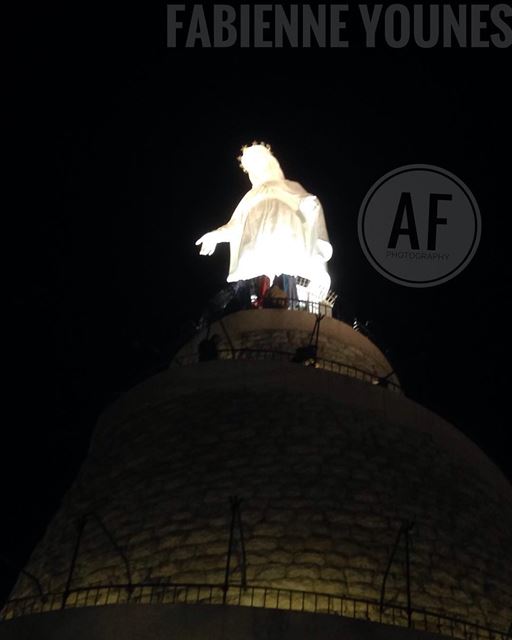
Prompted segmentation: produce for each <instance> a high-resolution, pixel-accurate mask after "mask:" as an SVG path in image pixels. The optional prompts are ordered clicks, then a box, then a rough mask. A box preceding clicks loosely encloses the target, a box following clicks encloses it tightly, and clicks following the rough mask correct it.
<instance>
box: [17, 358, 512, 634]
mask: <svg viewBox="0 0 512 640" xmlns="http://www.w3.org/2000/svg"><path fill="white" fill-rule="evenodd" d="M232 495H237V496H240V497H241V498H242V499H243V503H242V506H241V512H242V519H243V525H244V529H245V542H246V551H247V579H248V582H249V584H253V585H260V586H272V587H282V588H292V589H299V590H304V591H316V592H322V593H331V594H334V595H343V594H344V595H348V596H354V597H362V598H374V599H378V597H379V595H380V588H381V584H382V578H383V574H384V571H385V568H386V565H387V562H388V558H389V555H390V553H391V550H392V548H393V544H394V542H395V539H396V535H397V531H398V528H399V527H400V524H401V522H402V520H403V519H409V520H413V521H414V522H415V527H414V529H413V531H412V533H411V590H412V593H411V595H412V604H413V606H415V607H425V608H427V609H430V610H433V611H438V612H444V613H447V614H450V615H455V616H461V617H463V618H465V619H467V620H469V621H472V622H480V623H482V624H487V625H489V626H492V627H496V628H498V629H500V628H501V629H506V628H507V627H508V625H509V624H510V611H512V489H511V487H510V485H509V484H508V483H507V481H506V480H505V478H504V477H503V476H502V474H500V472H499V471H498V469H496V467H495V466H494V465H493V464H492V463H491V462H490V461H489V460H488V459H487V458H486V457H485V456H484V455H483V454H482V453H481V452H480V451H479V450H478V449H477V448H476V447H475V446H474V445H473V444H472V443H471V442H470V441H468V440H467V439H466V438H465V437H464V436H462V435H461V434H460V433H458V432H457V431H456V430H455V429H454V428H453V427H451V426H450V425H448V424H447V423H446V422H445V421H443V420H441V419H440V418H438V417H437V416H435V415H434V414H432V413H430V412H428V411H426V410H424V409H422V408H421V407H418V406H417V405H415V404H414V403H412V402H410V401H409V400H407V399H406V398H404V397H403V396H400V395H398V394H392V393H389V392H388V391H386V390H383V389H380V388H375V387H372V386H370V385H366V384H364V383H361V382H358V381H356V380H353V379H349V378H345V377H343V376H337V375H334V374H330V373H327V372H325V371H320V370H315V369H311V368H307V367H302V366H300V365H294V364H282V363H273V362H238V361H237V362H210V363H202V364H199V365H195V366H189V367H183V368H181V369H180V368H175V369H172V370H170V371H168V372H166V373H164V374H161V375H160V376H157V377H156V378H154V379H152V380H150V381H148V382H146V383H144V384H143V385H141V386H140V387H138V388H136V389H135V390H133V391H132V392H130V393H129V394H127V396H125V397H124V398H122V399H121V400H120V401H119V402H117V403H116V404H115V405H114V406H112V407H111V408H110V409H109V410H108V411H107V412H106V413H105V414H104V416H103V417H102V419H101V420H100V423H99V425H98V427H97V430H96V433H95V437H94V439H93V443H92V446H91V451H90V455H89V457H88V459H87V461H86V463H85V464H84V467H83V469H82V471H81V472H80V475H79V477H78V479H77V481H76V483H75V485H74V486H73V488H72V489H71V490H70V491H69V492H68V494H67V495H66V497H65V500H64V503H63V505H62V508H61V510H60V511H59V512H58V514H57V515H56V517H55V518H54V520H53V522H52V523H51V525H50V527H49V529H48V531H47V533H46V535H45V537H44V539H43V540H42V541H41V542H40V544H39V545H38V547H37V548H36V550H35V551H34V553H33V556H32V558H31V560H30V562H29V565H28V567H27V569H28V570H29V571H30V572H32V573H33V574H35V575H36V576H38V577H39V579H40V580H41V582H42V584H43V587H44V589H45V590H49V591H57V592H58V591H62V590H63V588H64V585H65V583H66V579H67V575H68V569H69V564H70V560H71V556H72V553H73V546H74V543H75V540H76V527H75V523H76V521H77V519H78V518H79V517H80V516H81V515H83V514H84V513H88V512H91V511H94V512H95V513H97V514H98V515H99V516H100V517H101V519H102V520H103V522H104V523H105V525H106V526H107V527H108V529H109V531H110V532H111V533H112V534H113V535H114V537H115V539H116V541H117V543H118V544H119V545H121V546H122V548H123V549H124V550H125V552H126V555H127V557H128V559H129V562H130V566H131V571H132V579H133V581H134V582H142V581H166V580H170V581H174V582H187V583H212V582H215V583H222V581H223V579H224V569H225V564H226V553H227V546H228V537H229V524H230V507H229V496H232ZM233 579H234V580H236V579H237V578H236V576H234V578H233ZM110 582H112V583H124V582H126V569H125V566H124V565H123V563H122V561H121V560H120V558H119V556H118V555H117V554H116V553H115V551H114V550H113V549H112V548H111V545H110V544H109V542H108V540H107V539H106V538H105V535H104V534H103V533H102V531H101V530H100V529H99V527H97V526H94V524H93V523H91V524H89V525H88V526H87V527H86V529H85V531H84V536H83V540H82V544H81V548H80V554H79V557H78V561H77V565H76V570H75V573H74V578H73V584H72V587H73V586H93V585H100V584H108V583H110ZM33 592H34V591H33V585H32V584H31V583H30V581H28V580H27V579H26V578H23V577H22V578H20V580H19V582H18V584H17V586H16V588H15V591H14V593H13V596H17V597H19V596H23V595H27V594H30V593H33ZM386 601H388V602H390V603H405V574H404V545H403V544H401V545H400V547H399V548H398V550H397V556H396V561H395V562H394V563H393V565H392V568H391V571H390V575H389V579H388V583H387V589H386Z"/></svg>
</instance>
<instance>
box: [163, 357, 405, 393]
mask: <svg viewBox="0 0 512 640" xmlns="http://www.w3.org/2000/svg"><path fill="white" fill-rule="evenodd" d="M295 357H296V353H295V352H291V351H280V350H278V349H245V348H244V349H235V348H233V349H219V350H218V351H217V359H218V360H273V361H278V362H294V358H295ZM308 360H309V362H308V361H307V360H306V361H305V362H302V363H300V364H303V365H306V366H313V367H315V368H316V369H324V370H326V371H331V372H333V373H337V374H340V375H344V376H348V377H349V378H356V379H357V380H361V381H363V382H368V383H369V384H372V385H376V386H384V387H386V388H387V389H389V390H391V391H394V392H397V393H402V390H401V388H400V386H399V385H397V384H396V383H395V382H392V381H391V380H389V379H387V378H385V377H380V376H378V375H377V374H375V373H371V372H369V371H364V370H363V369H359V368H358V367H354V366H352V365H350V364H346V363H344V362H339V361H337V360H329V359H327V358H322V357H319V356H314V357H311V358H309V359H308ZM199 361H200V358H199V355H198V354H192V353H191V354H186V355H181V356H178V357H176V358H175V359H174V362H175V364H176V365H179V366H186V365H190V364H197V363H198V362H199Z"/></svg>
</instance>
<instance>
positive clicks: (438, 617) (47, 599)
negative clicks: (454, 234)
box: [0, 581, 511, 640]
mask: <svg viewBox="0 0 512 640" xmlns="http://www.w3.org/2000/svg"><path fill="white" fill-rule="evenodd" d="M147 589H150V590H151V593H150V596H149V597H150V601H151V599H152V598H153V597H154V596H161V593H159V592H161V590H162V589H164V590H165V589H170V590H173V594H174V603H175V602H176V597H177V595H178V593H179V595H182V592H184V591H185V592H186V595H185V600H184V602H185V603H186V604H212V605H213V604H215V605H221V604H222V603H223V602H224V603H226V597H225V592H226V585H225V584H223V583H215V584H214V583H177V582H169V581H165V582H143V583H131V584H130V583H128V584H124V583H122V584H107V585H94V586H83V587H74V588H73V589H71V590H69V593H68V604H67V605H66V608H75V607H80V606H94V604H97V602H98V598H99V595H100V592H105V591H106V592H107V593H108V594H110V592H111V591H113V590H114V591H115V590H117V591H118V602H116V603H115V604H118V603H119V599H120V594H121V593H123V592H124V593H128V596H127V602H130V600H131V601H134V600H136V593H137V591H138V590H141V591H142V590H147ZM201 590H207V591H209V594H210V595H209V602H205V600H204V597H203V598H201V596H200V594H201ZM228 590H229V592H230V593H235V594H236V593H237V592H238V603H237V604H238V605H239V606H249V607H256V608H261V607H260V606H259V605H255V604H253V602H254V594H255V592H261V593H262V595H263V596H264V602H265V604H264V605H263V608H278V609H286V607H282V606H276V607H271V606H270V607H266V602H267V600H268V597H269V596H270V595H272V594H273V595H274V596H275V597H276V598H277V600H276V601H277V604H279V599H280V596H281V601H282V600H283V598H284V596H285V595H288V596H289V603H290V606H289V608H288V609H287V610H289V611H295V610H298V609H294V608H293V607H292V606H291V596H292V595H296V596H299V597H300V598H301V599H302V603H303V609H302V610H306V611H307V610H308V609H307V608H306V609H305V608H304V602H305V598H314V600H315V607H314V611H316V610H318V600H320V599H323V600H325V599H327V603H328V613H330V614H337V615H341V616H344V617H352V618H354V619H357V618H358V617H359V616H358V615H357V614H356V605H362V606H363V608H365V609H366V614H367V615H366V619H368V620H372V618H370V617H369V611H370V607H374V608H375V611H376V612H379V610H380V609H381V607H380V601H379V600H378V599H373V598H358V597H354V596H349V595H337V594H331V593H323V592H310V591H301V590H299V589H287V588H281V587H264V586H259V585H248V586H246V587H243V586H242V585H238V584H230V585H229V587H228ZM194 591H195V592H196V600H195V602H193V601H191V600H190V599H189V598H188V597H187V595H188V593H189V592H194ZM214 592H216V593H217V595H218V597H219V601H218V602H215V603H214V602H212V597H213V594H214ZM82 593H87V597H88V596H89V594H90V593H93V594H95V595H96V597H95V603H94V604H93V605H88V604H87V598H86V602H85V604H83V603H80V604H76V602H77V601H78V598H76V600H75V604H74V605H73V604H72V603H70V596H71V595H72V594H76V595H77V596H78V594H82ZM243 594H251V595H252V604H246V603H243V602H242V600H241V599H242V595H243ZM62 595H63V594H62V592H49V593H46V594H43V595H30V596H23V597H21V598H12V599H11V600H8V601H7V602H6V603H5V605H4V607H3V609H2V611H1V612H0V620H7V619H11V618H17V617H22V616H24V615H31V614H32V613H41V612H44V611H53V610H55V609H59V608H60V602H61V600H62ZM141 595H147V594H144V593H142V594H141ZM38 601H39V602H40V603H41V607H40V608H39V610H38V611H34V605H35V604H36V603H37V602H38ZM30 602H32V607H31V610H30V612H28V613H26V610H27V606H22V605H23V604H28V603H30ZM332 602H337V603H339V604H340V605H343V603H350V604H353V605H354V606H353V615H347V614H346V613H341V611H342V607H340V612H338V611H336V610H335V609H334V608H333V609H332V610H331V606H330V605H331V603H332ZM52 603H56V605H57V606H55V607H52ZM169 604H172V603H169ZM227 604H228V605H229V604H230V603H229V602H228V603H227ZM18 606H22V610H21V613H17V612H16V609H17V608H18ZM385 609H386V610H392V611H393V616H392V622H391V624H394V625H395V626H404V625H401V624H399V623H397V621H396V616H395V615H394V612H400V613H403V614H405V618H404V621H406V619H407V614H408V611H409V610H408V607H407V606H406V605H402V604H397V603H385ZM410 611H411V612H412V614H413V616H416V617H415V622H418V615H419V616H420V618H421V619H422V620H423V622H424V623H425V625H426V626H425V629H423V630H426V631H429V630H435V631H437V632H438V633H440V634H441V635H444V634H443V632H442V631H441V624H442V623H449V624H450V625H451V629H452V633H451V634H450V635H451V637H458V638H467V639H468V640H470V638H475V634H476V638H483V635H482V633H484V634H485V637H486V638H487V640H492V639H493V638H498V639H500V640H505V639H506V638H510V637H511V635H510V631H501V630H499V629H494V628H492V627H488V626H485V625H482V624H480V623H477V622H469V621H467V620H464V619H463V618H458V617H455V616H450V615H448V614H445V613H441V612H435V611H430V610H428V609H425V608H422V607H413V608H412V609H411V610H410ZM322 612H323V611H322ZM375 618H376V619H374V620H373V621H374V622H382V610H380V614H379V613H376V616H375ZM428 618H431V619H432V620H433V625H432V626H431V627H428V623H427V619H428ZM385 623H386V624H389V621H386V622H385ZM453 625H459V626H461V627H462V628H463V630H464V635H454V632H453ZM434 627H435V629H434ZM415 628H417V629H419V628H420V627H415ZM481 632H482V633H481Z"/></svg>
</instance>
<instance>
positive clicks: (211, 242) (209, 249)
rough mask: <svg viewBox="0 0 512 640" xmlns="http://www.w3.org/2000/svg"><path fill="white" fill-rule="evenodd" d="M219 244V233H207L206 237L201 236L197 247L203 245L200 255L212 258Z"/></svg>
mask: <svg viewBox="0 0 512 640" xmlns="http://www.w3.org/2000/svg"><path fill="white" fill-rule="evenodd" d="M217 242H218V233H217V231H209V232H208V233H205V234H204V236H201V237H200V238H199V240H197V241H196V245H199V244H200V245H201V249H200V251H199V254H200V255H202V256H211V255H212V253H213V252H214V251H215V248H216V246H217Z"/></svg>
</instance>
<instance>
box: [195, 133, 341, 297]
mask: <svg viewBox="0 0 512 640" xmlns="http://www.w3.org/2000/svg"><path fill="white" fill-rule="evenodd" d="M239 160H240V164H241V167H242V169H243V170H244V171H245V172H246V173H248V175H249V179H250V181H251V183H252V189H251V190H250V191H248V192H247V193H246V194H245V196H244V197H243V198H242V200H241V201H240V203H239V204H238V206H237V207H236V209H235V211H234V213H233V215H232V216H231V219H230V220H229V222H228V223H227V224H225V225H224V226H222V227H219V228H218V229H216V230H215V231H210V232H209V233H206V234H205V235H203V236H202V237H201V238H199V240H198V241H197V242H196V245H201V250H200V254H201V255H211V254H212V253H213V252H214V251H215V248H216V246H217V243H219V242H229V243H230V254H231V260H230V266H229V275H228V277H227V281H228V282H236V281H238V280H249V279H250V278H255V277H257V276H261V275H266V276H268V278H269V279H270V282H272V281H273V279H274V277H275V276H278V275H280V274H287V275H290V276H301V277H303V278H306V279H307V280H309V281H310V284H309V286H308V288H307V295H308V297H310V298H315V299H317V300H322V299H323V298H325V296H326V295H327V292H328V290H329V287H330V277H329V274H328V272H327V266H326V263H327V261H328V260H329V259H330V258H331V256H332V246H331V245H330V243H329V238H328V236H327V229H326V226H325V219H324V214H323V210H322V206H321V204H320V202H319V200H318V198H317V197H316V196H314V195H311V194H310V193H308V192H307V191H306V190H305V189H304V188H303V187H302V186H301V185H300V184H299V183H298V182H292V181H291V180H286V179H285V177H284V174H283V172H282V170H281V167H280V166H279V162H278V161H277V159H276V158H275V157H274V156H273V155H272V152H271V150H270V147H269V146H268V145H265V144H256V143H253V144H252V146H249V147H244V148H243V149H242V156H241V157H240V158H239Z"/></svg>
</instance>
